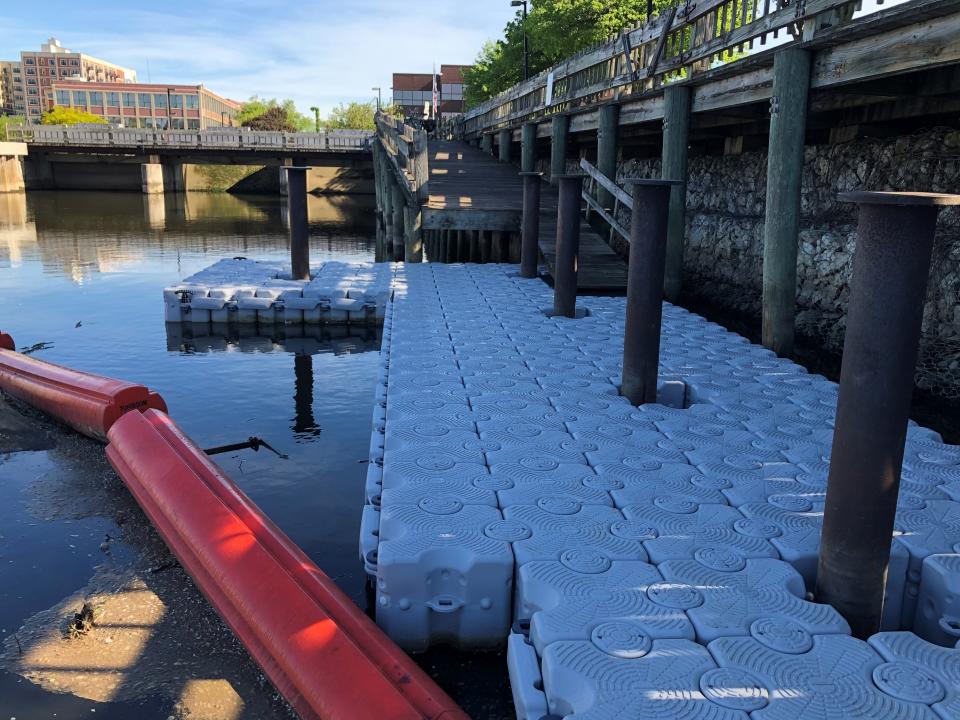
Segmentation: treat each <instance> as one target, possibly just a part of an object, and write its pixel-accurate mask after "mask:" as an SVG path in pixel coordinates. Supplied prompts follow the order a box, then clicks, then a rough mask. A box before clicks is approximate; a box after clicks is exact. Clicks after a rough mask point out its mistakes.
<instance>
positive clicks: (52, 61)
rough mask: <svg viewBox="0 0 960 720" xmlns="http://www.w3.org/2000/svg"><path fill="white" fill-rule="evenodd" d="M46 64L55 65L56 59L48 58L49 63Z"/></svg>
mask: <svg viewBox="0 0 960 720" xmlns="http://www.w3.org/2000/svg"><path fill="white" fill-rule="evenodd" d="M48 64H49V65H56V64H57V61H56V60H54V59H53V58H50V60H49V63H48Z"/></svg>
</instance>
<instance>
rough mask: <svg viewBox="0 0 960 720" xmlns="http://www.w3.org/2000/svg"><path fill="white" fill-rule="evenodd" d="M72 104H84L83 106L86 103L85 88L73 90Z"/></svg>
mask: <svg viewBox="0 0 960 720" xmlns="http://www.w3.org/2000/svg"><path fill="white" fill-rule="evenodd" d="M73 104H74V105H84V106H85V105H86V104H87V93H86V91H85V90H74V91H73Z"/></svg>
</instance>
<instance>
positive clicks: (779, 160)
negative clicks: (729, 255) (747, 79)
mask: <svg viewBox="0 0 960 720" xmlns="http://www.w3.org/2000/svg"><path fill="white" fill-rule="evenodd" d="M810 65H811V57H810V53H809V52H808V51H806V50H800V49H799V48H790V49H787V50H781V51H780V52H778V53H777V54H776V55H774V57H773V97H772V98H771V99H770V139H769V148H768V150H767V200H766V211H765V212H764V225H763V344H764V346H765V347H768V348H770V349H771V350H773V351H774V352H775V353H777V354H778V355H782V356H789V355H792V354H793V341H794V322H795V314H796V304H797V303H796V299H797V242H798V239H799V236H800V180H801V175H802V173H803V145H804V139H805V136H806V129H807V93H808V90H809V87H810Z"/></svg>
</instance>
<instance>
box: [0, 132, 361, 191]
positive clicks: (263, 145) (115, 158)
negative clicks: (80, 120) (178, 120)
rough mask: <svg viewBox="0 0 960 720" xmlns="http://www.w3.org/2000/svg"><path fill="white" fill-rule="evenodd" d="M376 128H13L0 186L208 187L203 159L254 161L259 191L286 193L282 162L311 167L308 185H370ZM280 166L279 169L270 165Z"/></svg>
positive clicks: (1, 156) (0, 166) (0, 150)
mask: <svg viewBox="0 0 960 720" xmlns="http://www.w3.org/2000/svg"><path fill="white" fill-rule="evenodd" d="M371 137H372V133H371V132H367V131H364V130H331V131H321V132H316V133H284V132H261V131H254V130H249V129H246V128H222V129H217V130H203V131H188V130H169V131H167V130H141V129H133V128H111V127H106V126H89V125H87V126H27V127H21V128H10V129H9V130H8V133H7V141H8V142H6V143H0V192H4V191H6V192H17V191H19V190H22V189H24V188H26V189H44V190H52V189H86V190H98V189H99V190H141V191H142V192H144V193H148V194H153V193H163V192H184V191H187V190H191V189H201V190H202V189H210V188H208V187H204V186H203V182H202V178H201V177H200V175H199V174H198V173H197V172H196V171H195V166H200V165H239V166H251V167H252V168H258V169H262V170H259V173H260V175H261V176H262V177H260V178H259V179H258V180H257V181H256V182H255V183H248V185H250V186H252V187H256V188H257V189H259V190H260V191H263V190H264V189H267V190H276V191H278V192H280V193H281V194H284V193H285V192H286V187H285V178H286V174H285V173H283V172H280V171H279V168H282V167H285V166H292V165H306V166H310V167H311V168H314V170H312V171H311V173H310V177H309V185H308V190H310V191H334V192H350V191H354V192H356V191H360V192H363V191H366V192H371V191H372V167H371V156H370V139H371ZM272 168H277V170H272Z"/></svg>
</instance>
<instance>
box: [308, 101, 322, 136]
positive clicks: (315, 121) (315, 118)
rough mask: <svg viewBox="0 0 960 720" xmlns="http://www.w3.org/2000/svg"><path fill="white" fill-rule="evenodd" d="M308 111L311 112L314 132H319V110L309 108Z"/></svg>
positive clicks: (313, 107)
mask: <svg viewBox="0 0 960 720" xmlns="http://www.w3.org/2000/svg"><path fill="white" fill-rule="evenodd" d="M310 109H311V110H312V111H313V125H314V130H315V131H316V132H320V108H318V107H315V106H311V107H310Z"/></svg>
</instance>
